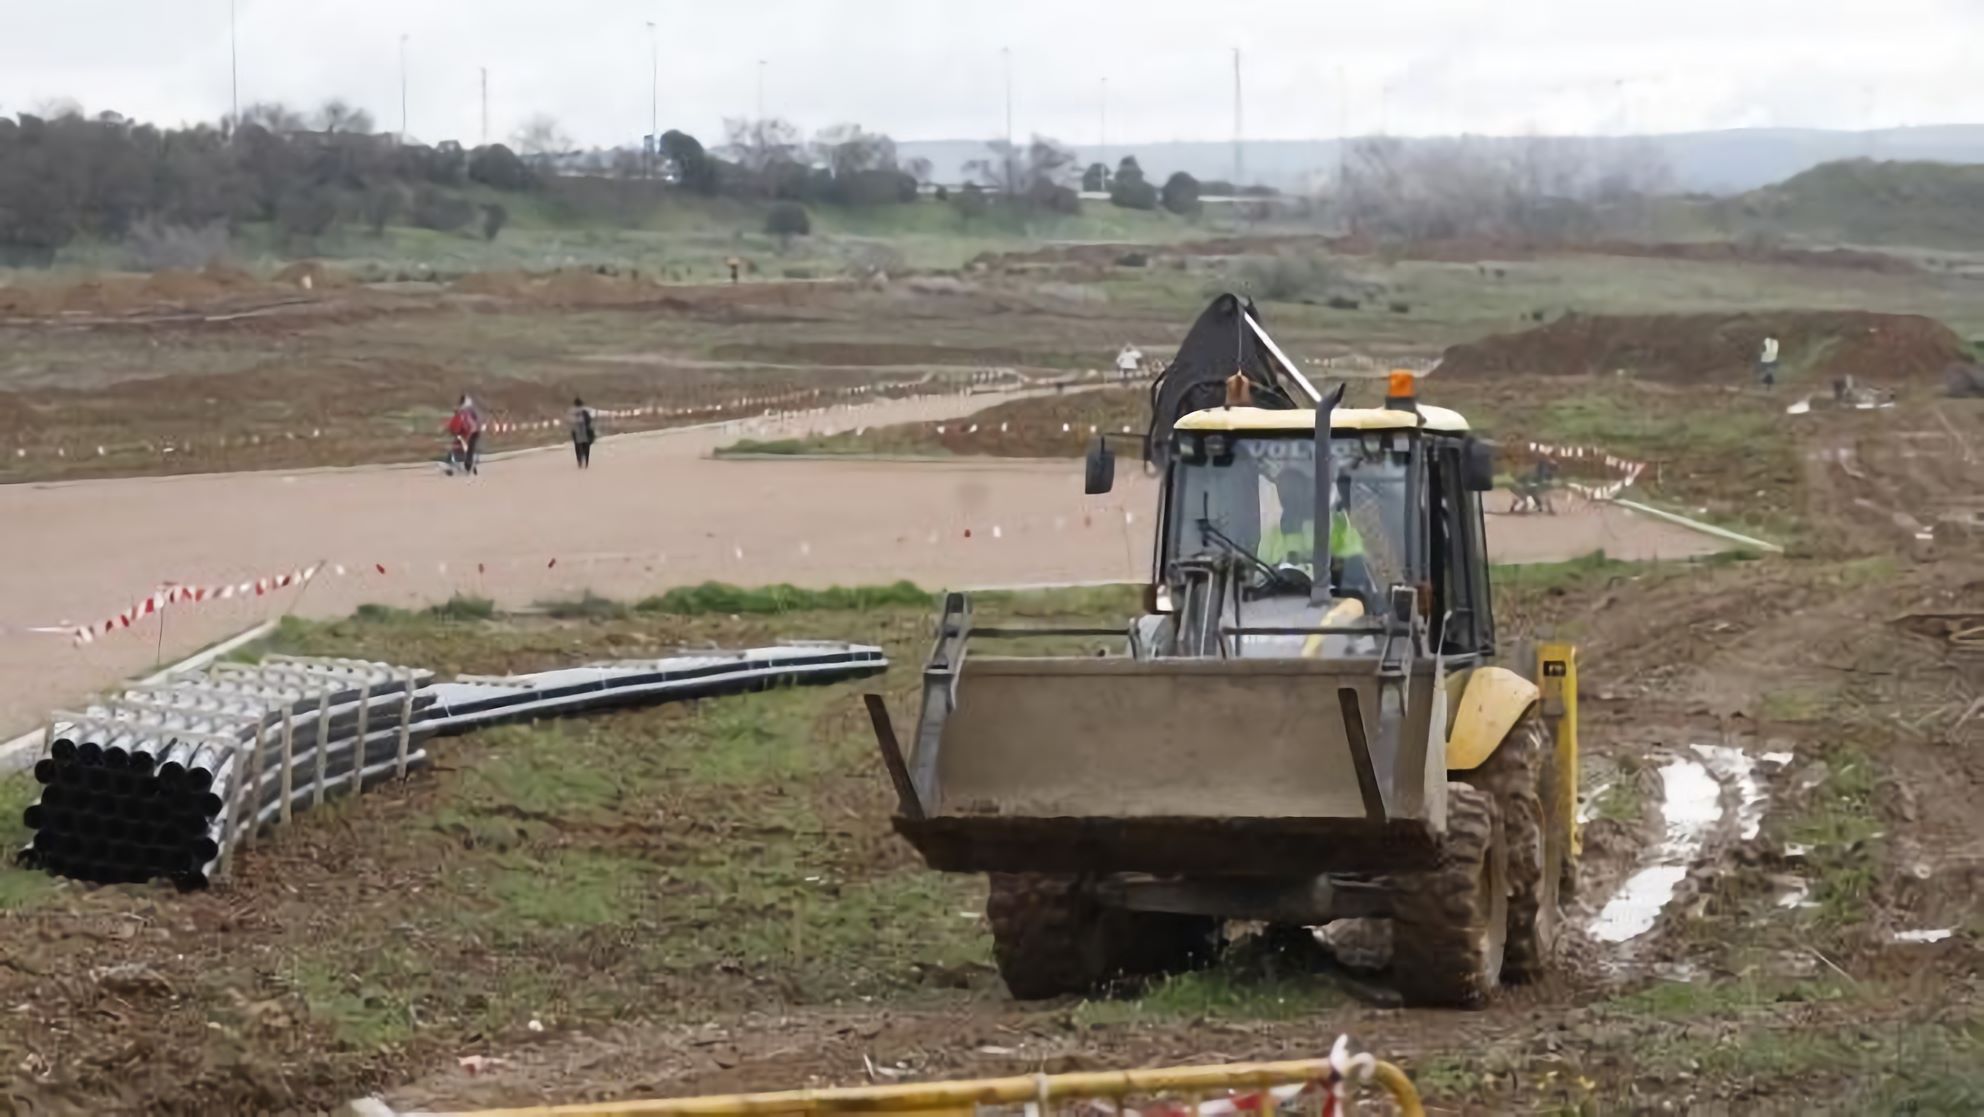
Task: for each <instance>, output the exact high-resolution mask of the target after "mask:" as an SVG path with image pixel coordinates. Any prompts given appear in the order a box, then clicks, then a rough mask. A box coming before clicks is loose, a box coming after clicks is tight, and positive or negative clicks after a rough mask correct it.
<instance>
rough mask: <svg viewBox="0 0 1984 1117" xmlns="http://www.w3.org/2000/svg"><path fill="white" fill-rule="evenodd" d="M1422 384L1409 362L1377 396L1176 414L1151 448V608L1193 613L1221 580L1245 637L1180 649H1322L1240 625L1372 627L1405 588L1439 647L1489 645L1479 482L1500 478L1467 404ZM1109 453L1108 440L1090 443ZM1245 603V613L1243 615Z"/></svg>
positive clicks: (1095, 468) (1100, 470)
mask: <svg viewBox="0 0 1984 1117" xmlns="http://www.w3.org/2000/svg"><path fill="white" fill-rule="evenodd" d="M1415 395H1416V385H1415V381H1414V378H1413V376H1412V374H1410V373H1406V372H1400V373H1395V374H1393V376H1392V378H1391V381H1390V385H1389V390H1388V393H1387V398H1386V400H1385V402H1384V404H1383V406H1379V407H1369V408H1356V407H1329V408H1323V409H1308V408H1303V409H1293V408H1279V409H1267V408H1260V407H1254V406H1249V405H1244V404H1243V405H1236V406H1223V407H1216V408H1205V409H1201V410H1198V411H1193V412H1191V413H1188V414H1185V415H1182V416H1180V417H1179V418H1178V419H1177V421H1176V422H1175V423H1174V424H1172V428H1171V430H1170V432H1169V433H1168V435H1167V436H1166V444H1165V445H1164V446H1163V447H1161V448H1160V449H1161V451H1162V452H1154V453H1152V454H1151V455H1150V457H1151V459H1152V460H1153V461H1154V462H1157V463H1161V464H1160V465H1159V468H1160V469H1161V470H1162V473H1161V483H1162V494H1163V495H1162V499H1161V501H1160V505H1159V523H1158V529H1157V547H1156V560H1155V566H1154V569H1153V571H1152V579H1151V585H1152V590H1153V592H1152V599H1151V602H1150V604H1151V607H1152V608H1151V612H1152V613H1153V614H1158V615H1165V614H1173V615H1175V614H1178V613H1180V612H1181V611H1186V612H1189V610H1185V609H1184V608H1183V607H1184V605H1185V603H1186V602H1188V601H1191V600H1193V599H1195V598H1197V597H1199V596H1200V595H1201V594H1202V592H1203V591H1205V590H1206V589H1208V588H1210V587H1212V586H1215V585H1216V586H1217V587H1218V588H1217V591H1216V592H1217V595H1218V597H1219V599H1220V600H1221V608H1219V609H1218V612H1220V613H1223V614H1224V615H1225V616H1226V617H1227V618H1228V621H1229V625H1228V634H1229V635H1234V636H1236V637H1237V638H1236V639H1235V640H1234V641H1233V642H1232V643H1230V644H1227V645H1225V646H1223V647H1207V648H1204V649H1203V650H1198V649H1197V648H1194V650H1193V651H1189V652H1183V653H1182V654H1223V655H1233V654H1241V655H1255V656H1268V655H1286V654H1307V655H1315V654H1317V653H1318V651H1319V650H1321V649H1320V648H1319V647H1309V648H1308V649H1307V651H1306V652H1304V651H1302V650H1300V649H1301V648H1302V646H1303V642H1301V641H1298V642H1296V645H1295V647H1294V648H1293V649H1291V648H1290V647H1288V646H1286V645H1288V644H1289V640H1288V639H1287V638H1285V637H1284V638H1280V639H1277V638H1275V636H1274V634H1256V635H1254V636H1251V637H1250V636H1249V635H1247V632H1246V630H1248V629H1259V628H1261V627H1263V626H1266V627H1276V626H1279V627H1292V626H1297V625H1306V626H1309V627H1317V626H1323V627H1328V628H1357V627H1365V628H1372V629H1376V628H1379V627H1381V626H1382V619H1383V618H1384V617H1385V615H1386V614H1387V612H1388V611H1389V610H1392V609H1393V606H1394V603H1395V602H1400V603H1402V602H1403V601H1404V600H1406V599H1407V598H1408V597H1409V598H1410V599H1411V601H1412V603H1413V604H1412V606H1411V608H1412V609H1413V610H1414V611H1415V612H1416V613H1417V614H1418V615H1419V618H1420V619H1421V620H1422V621H1424V622H1425V630H1426V631H1427V633H1428V636H1429V639H1430V641H1431V642H1433V643H1434V644H1436V645H1437V646H1436V647H1434V648H1428V649H1427V652H1428V653H1429V654H1431V653H1434V652H1436V651H1437V652H1440V653H1444V654H1446V655H1447V656H1449V657H1459V656H1477V655H1487V654H1489V653H1491V652H1492V650H1493V645H1494V625H1493V618H1492V614H1491V611H1490V609H1489V600H1488V572H1487V553H1486V541H1485V537H1484V534H1483V522H1482V509H1481V496H1480V494H1481V493H1482V492H1483V491H1485V490H1487V489H1488V488H1490V487H1492V485H1493V480H1494V467H1493V461H1492V457H1491V455H1490V453H1489V450H1488V447H1487V445H1486V444H1485V443H1482V442H1480V441H1479V440H1477V439H1475V438H1474V437H1473V436H1472V435H1471V434H1470V433H1469V431H1468V426H1467V421H1466V420H1465V419H1464V418H1462V417H1461V416H1460V415H1459V414H1458V413H1456V412H1453V411H1450V410H1447V409H1446V408H1441V407H1430V406H1421V405H1419V404H1418V402H1417V400H1416V398H1415ZM1321 416H1327V427H1326V428H1322V429H1319V428H1318V420H1319V417H1321ZM1107 453H1108V451H1107V450H1106V449H1104V448H1102V447H1101V446H1100V445H1098V446H1097V447H1095V448H1093V449H1092V450H1091V457H1092V459H1093V458H1094V457H1095V456H1096V455H1107ZM1319 463H1320V468H1319ZM1105 473H1113V468H1109V467H1108V466H1106V465H1098V463H1097V462H1095V461H1094V460H1092V461H1091V463H1090V470H1089V474H1090V477H1091V478H1092V479H1093V478H1096V477H1098V476H1100V475H1101V474H1105ZM1094 487H1095V486H1091V488H1094ZM1201 609H1203V607H1201ZM1235 616H1244V617H1247V618H1248V621H1247V623H1245V624H1241V625H1238V626H1235V625H1234V624H1233V623H1232V618H1233V617H1235ZM1394 619H1395V620H1397V621H1404V620H1406V619H1407V618H1404V617H1396V618H1394ZM1325 620H1327V624H1325ZM1235 627H1238V628H1239V629H1240V630H1241V631H1240V632H1238V633H1235V632H1234V631H1233V629H1234V628H1235Z"/></svg>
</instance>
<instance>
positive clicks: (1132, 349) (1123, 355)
mask: <svg viewBox="0 0 1984 1117" xmlns="http://www.w3.org/2000/svg"><path fill="white" fill-rule="evenodd" d="M1143 364H1144V355H1143V351H1142V350H1139V349H1138V348H1137V347H1136V346H1134V345H1132V344H1130V343H1129V342H1127V341H1126V342H1124V343H1123V348H1122V349H1120V350H1117V352H1116V379H1117V380H1118V381H1119V382H1125V383H1127V382H1128V381H1131V380H1134V379H1136V376H1137V372H1138V371H1139V370H1140V369H1142V368H1143Z"/></svg>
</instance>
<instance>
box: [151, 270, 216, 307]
mask: <svg viewBox="0 0 1984 1117" xmlns="http://www.w3.org/2000/svg"><path fill="white" fill-rule="evenodd" d="M143 290H144V293H145V294H146V295H147V296H149V297H151V298H153V299H157V300H159V301H160V302H172V303H191V302H199V301H201V300H202V299H211V298H214V297H216V296H218V295H219V294H221V292H222V291H223V290H225V288H223V287H222V286H221V285H220V284H218V283H216V282H214V281H213V280H212V279H209V278H207V277H206V276H204V275H201V274H199V273H197V272H190V271H182V270H181V269H179V268H165V269H163V270H161V271H156V272H153V273H152V275H151V278H149V279H147V280H145V285H144V288H143Z"/></svg>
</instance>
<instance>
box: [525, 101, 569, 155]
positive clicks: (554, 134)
mask: <svg viewBox="0 0 1984 1117" xmlns="http://www.w3.org/2000/svg"><path fill="white" fill-rule="evenodd" d="M510 145H511V146H512V147H514V148H516V149H517V153H518V154H520V155H522V156H524V157H525V158H527V159H536V160H543V159H545V158H547V157H550V156H554V155H563V154H564V153H566V152H568V151H570V150H572V137H571V136H569V135H567V134H566V133H565V130H564V129H563V128H561V127H559V126H558V119H557V118H556V117H554V116H551V115H550V114H548V113H537V114H535V115H533V116H532V117H531V118H530V119H529V120H526V121H524V126H523V127H521V128H519V129H517V131H516V134H515V135H513V136H511V137H510Z"/></svg>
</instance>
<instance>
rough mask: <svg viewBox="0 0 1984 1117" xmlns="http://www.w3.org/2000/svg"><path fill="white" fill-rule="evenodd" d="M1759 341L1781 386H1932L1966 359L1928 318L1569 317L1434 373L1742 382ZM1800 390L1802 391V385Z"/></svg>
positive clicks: (1461, 351) (1462, 355)
mask: <svg viewBox="0 0 1984 1117" xmlns="http://www.w3.org/2000/svg"><path fill="white" fill-rule="evenodd" d="M1765 338H1776V339H1777V340H1778V342H1779V344H1780V346H1781V348H1780V350H1779V353H1780V357H1779V364H1780V366H1781V367H1780V370H1779V373H1778V378H1779V381H1780V382H1781V383H1787V384H1790V385H1793V386H1795V385H1797V384H1800V383H1802V384H1805V385H1808V386H1817V387H1829V386H1830V385H1831V383H1832V381H1833V379H1834V378H1835V377H1840V376H1854V377H1856V378H1858V379H1860V380H1863V381H1873V382H1876V383H1880V384H1887V385H1896V384H1913V385H1917V386H1922V385H1933V386H1935V387H1940V386H1941V384H1942V381H1943V376H1944V373H1945V371H1946V370H1948V368H1949V367H1950V366H1951V365H1953V364H1957V363H1960V362H1962V361H1964V360H1965V359H1966V357H1965V349H1964V345H1963V340H1962V339H1961V338H1959V337H1957V335H1956V334H1955V333H1954V332H1953V331H1951V329H1950V328H1949V327H1948V326H1945V325H1943V324H1942V323H1941V322H1937V321H1935V320H1934V319H1931V318H1924V317H1920V316H1918V315H1903V314H1872V313H1866V312H1850V311H1786V312H1783V313H1778V314H1724V315H1710V314H1687V315H1681V314H1674V315H1644V316H1637V317H1629V316H1615V315H1582V314H1568V315H1565V316H1564V317H1562V318H1559V319H1557V320H1556V321H1554V322H1551V323H1550V324H1548V325H1546V326H1541V327H1538V328H1536V329H1532V330H1524V331H1522V332H1520V333H1511V334H1499V335H1497V336H1494V337H1487V338H1482V339H1481V340H1480V341H1474V342H1468V343H1466V344H1462V345H1456V346H1453V347H1451V348H1449V349H1448V350H1447V351H1446V353H1445V354H1444V355H1443V356H1442V357H1441V358H1440V372H1441V373H1442V374H1444V375H1448V376H1453V377H1455V378H1458V379H1465V378H1470V377H1491V376H1510V375H1539V376H1593V375H1613V374H1617V375H1621V376H1632V377H1637V378H1641V379H1646V380H1658V381H1662V382H1665V383H1672V384H1689V385H1699V384H1708V385H1716V384H1731V385H1747V384H1749V383H1751V382H1752V381H1753V380H1754V379H1755V376H1756V366H1757V361H1758V358H1759V354H1760V353H1761V352H1762V350H1763V342H1764V339H1765ZM1808 390H1809V388H1808Z"/></svg>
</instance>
